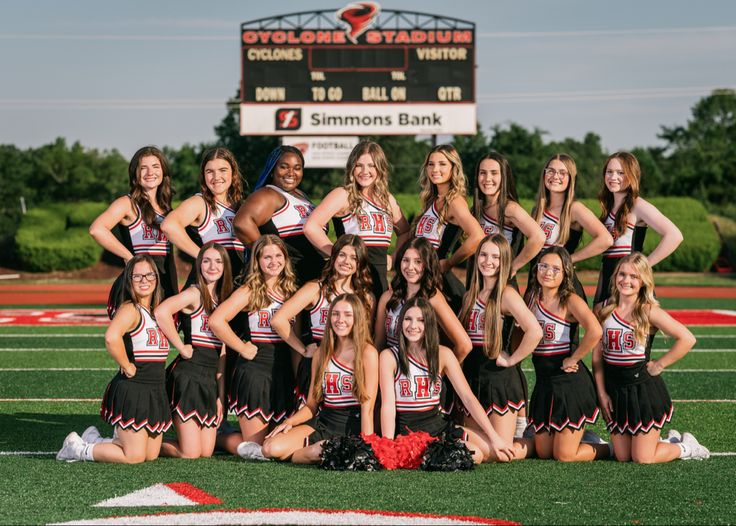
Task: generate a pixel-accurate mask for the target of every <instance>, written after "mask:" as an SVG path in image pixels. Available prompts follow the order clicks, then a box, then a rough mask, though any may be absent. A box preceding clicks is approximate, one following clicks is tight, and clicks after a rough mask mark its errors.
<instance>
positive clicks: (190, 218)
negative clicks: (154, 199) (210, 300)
mask: <svg viewBox="0 0 736 526" xmlns="http://www.w3.org/2000/svg"><path fill="white" fill-rule="evenodd" d="M199 188H200V191H199V193H198V194H196V195H194V196H192V197H190V198H189V199H187V200H186V201H184V202H183V203H181V204H180V205H179V206H177V207H176V209H175V210H173V211H172V212H171V213H170V214H169V215H168V216H167V217H166V219H165V220H164V222H163V223H162V224H161V230H162V231H163V232H164V234H166V236H167V237H168V238H169V239H170V240H171V242H172V243H173V244H174V246H175V247H176V248H178V249H179V250H181V251H182V252H184V253H186V254H188V255H189V256H190V257H191V258H192V259H197V257H198V255H199V252H200V250H199V247H201V246H202V245H203V244H205V243H208V242H210V241H213V242H216V243H219V244H220V246H222V247H223V248H225V250H227V254H228V256H229V259H230V267H231V269H232V272H231V275H232V276H233V277H235V276H239V275H240V273H241V271H242V270H243V251H244V250H245V247H244V246H243V243H241V242H240V241H239V240H238V238H236V237H235V234H234V232H233V219H234V217H235V213H236V212H237V211H238V208H239V207H240V202H241V201H242V199H243V180H242V176H241V174H240V169H239V168H238V161H237V160H236V159H235V156H234V155H233V153H232V152H231V151H230V150H228V149H227V148H212V149H210V150H207V151H206V152H205V153H204V155H203V156H202V163H201V165H200V170H199ZM187 228H191V229H192V231H193V232H194V235H193V238H194V240H192V238H190V237H189V234H188V233H187ZM197 273H198V270H197V269H196V268H194V267H193V268H192V272H191V274H190V276H189V279H188V280H187V284H189V285H190V284H192V283H195V282H196V281H197ZM185 288H186V286H185Z"/></svg>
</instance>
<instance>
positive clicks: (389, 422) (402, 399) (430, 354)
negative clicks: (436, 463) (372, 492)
mask: <svg viewBox="0 0 736 526" xmlns="http://www.w3.org/2000/svg"><path fill="white" fill-rule="evenodd" d="M399 325H400V326H401V334H400V335H399V344H398V346H396V347H391V348H389V349H384V350H383V351H382V352H381V356H380V366H379V370H380V384H381V432H382V434H383V436H384V437H386V438H394V436H395V435H396V433H397V432H398V433H399V434H408V433H409V432H411V431H424V432H426V433H429V434H430V435H432V436H441V435H446V436H451V437H453V438H456V439H462V440H463V441H464V442H466V443H467V446H468V449H469V450H470V451H471V452H472V454H473V460H474V461H475V463H476V464H480V463H481V462H482V461H483V460H492V461H501V462H508V461H510V460H511V459H513V457H514V447H513V445H512V443H511V441H506V442H504V440H503V439H502V438H501V437H500V436H499V435H498V433H496V431H495V430H494V429H493V426H491V424H490V422H489V421H488V418H486V415H485V412H484V411H483V408H482V407H481V405H480V403H479V402H478V399H477V398H475V397H474V396H473V393H472V392H471V390H470V386H469V385H468V382H467V380H466V379H465V376H463V371H462V369H461V368H460V364H459V363H458V361H457V358H455V355H454V354H453V353H452V351H450V349H448V348H447V347H444V346H441V345H439V336H438V333H437V318H436V317H435V314H434V309H433V307H432V305H431V304H430V303H429V301H427V300H426V299H424V298H422V297H417V296H414V297H412V298H411V299H409V300H408V301H407V302H406V304H405V305H404V308H403V309H402V311H401V316H400V319H399ZM442 376H447V378H448V379H449V380H450V382H451V383H452V386H453V388H454V390H455V392H456V394H457V396H458V397H459V398H460V399H461V400H462V402H463V405H464V407H466V408H467V410H468V411H469V413H470V415H472V418H473V419H474V422H475V424H476V428H477V429H480V430H482V435H478V434H477V433H476V432H475V431H471V430H470V429H466V428H463V427H458V426H456V425H455V424H454V423H452V421H450V420H448V419H446V418H444V417H443V415H442V413H441V412H440V391H441V390H442V380H441V378H442Z"/></svg>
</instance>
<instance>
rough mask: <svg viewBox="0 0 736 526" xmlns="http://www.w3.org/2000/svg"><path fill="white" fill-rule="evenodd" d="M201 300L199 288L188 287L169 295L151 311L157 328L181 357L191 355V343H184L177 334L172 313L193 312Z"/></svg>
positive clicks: (186, 357) (189, 356) (187, 357)
mask: <svg viewBox="0 0 736 526" xmlns="http://www.w3.org/2000/svg"><path fill="white" fill-rule="evenodd" d="M201 302H202V299H201V295H200V292H199V289H197V288H196V287H189V288H188V289H186V290H184V291H182V292H180V293H179V294H177V295H175V296H171V297H170V298H169V299H167V300H165V301H164V302H163V303H161V304H160V305H159V306H158V307H156V310H155V311H153V314H154V316H155V317H156V323H157V324H158V327H159V329H161V332H163V333H164V335H165V336H166V338H167V339H168V340H169V342H170V343H171V345H173V346H174V347H175V348H176V350H177V351H179V354H181V356H182V358H185V359H187V360H188V359H189V358H191V357H192V353H193V349H192V346H191V344H185V343H184V342H183V341H182V339H181V337H180V336H179V331H177V330H176V325H175V324H174V314H176V313H177V312H180V311H184V310H188V311H189V312H194V311H195V310H197V309H198V308H199V306H200V304H201Z"/></svg>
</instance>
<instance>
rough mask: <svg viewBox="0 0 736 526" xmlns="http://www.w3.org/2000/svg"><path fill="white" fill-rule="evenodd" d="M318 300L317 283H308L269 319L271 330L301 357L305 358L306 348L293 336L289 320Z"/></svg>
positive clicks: (295, 335) (297, 337)
mask: <svg viewBox="0 0 736 526" xmlns="http://www.w3.org/2000/svg"><path fill="white" fill-rule="evenodd" d="M318 298H319V283H318V282H317V281H310V282H309V283H307V284H305V285H304V286H303V287H302V288H300V289H299V290H298V291H296V293H295V294H294V295H293V296H292V297H291V298H289V299H288V300H286V303H284V304H283V305H282V306H281V308H279V310H277V311H276V314H274V315H273V318H271V328H273V330H274V331H276V333H277V334H278V335H279V336H281V338H283V340H284V341H285V342H286V343H287V344H288V345H289V346H290V347H291V348H292V349H294V350H295V351H296V352H298V353H299V354H301V355H302V356H307V348H306V346H305V345H304V343H303V342H302V341H301V339H300V338H299V335H297V334H295V333H294V331H293V330H292V327H291V322H290V320H292V319H294V318H296V317H297V316H299V315H300V314H301V312H302V311H303V310H304V309H306V308H307V307H313V306H314V304H315V303H316V302H317V299H318Z"/></svg>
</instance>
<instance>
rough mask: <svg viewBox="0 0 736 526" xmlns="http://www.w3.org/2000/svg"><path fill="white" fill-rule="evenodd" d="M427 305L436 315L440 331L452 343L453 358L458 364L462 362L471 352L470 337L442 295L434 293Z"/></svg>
mask: <svg viewBox="0 0 736 526" xmlns="http://www.w3.org/2000/svg"><path fill="white" fill-rule="evenodd" d="M429 303H430V304H431V305H432V308H433V309H434V311H435V313H436V314H437V320H438V321H439V324H440V327H442V330H443V331H445V334H447V337H448V338H450V341H452V345H453V352H454V353H455V357H456V358H457V359H458V361H459V362H462V361H463V360H464V359H465V357H466V356H467V355H468V353H470V351H471V350H473V343H472V342H471V341H470V336H468V333H467V332H465V329H464V328H463V326H462V324H461V323H460V320H458V319H457V316H455V313H454V312H452V309H451V308H450V306H449V305H448V304H447V300H446V299H445V297H444V296H443V295H442V294H440V293H435V295H434V296H432V297H431V298H430V300H429Z"/></svg>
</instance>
